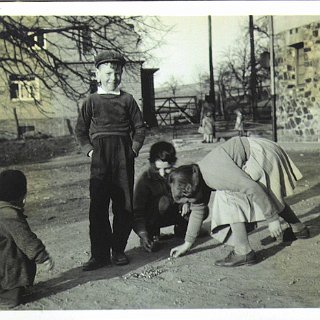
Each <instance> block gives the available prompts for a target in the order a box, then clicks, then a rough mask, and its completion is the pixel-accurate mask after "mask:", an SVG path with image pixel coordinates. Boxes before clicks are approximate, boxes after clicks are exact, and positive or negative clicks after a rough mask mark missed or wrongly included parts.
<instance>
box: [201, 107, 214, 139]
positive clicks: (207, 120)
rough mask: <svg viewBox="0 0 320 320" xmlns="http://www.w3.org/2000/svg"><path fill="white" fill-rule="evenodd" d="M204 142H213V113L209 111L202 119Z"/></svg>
mask: <svg viewBox="0 0 320 320" xmlns="http://www.w3.org/2000/svg"><path fill="white" fill-rule="evenodd" d="M202 130H203V141H202V143H212V142H213V132H214V119H213V114H212V112H211V111H207V112H206V113H205V114H204V116H203V119H202Z"/></svg>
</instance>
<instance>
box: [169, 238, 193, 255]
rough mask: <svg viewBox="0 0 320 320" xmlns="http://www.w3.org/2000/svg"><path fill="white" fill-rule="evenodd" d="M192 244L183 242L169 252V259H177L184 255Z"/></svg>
mask: <svg viewBox="0 0 320 320" xmlns="http://www.w3.org/2000/svg"><path fill="white" fill-rule="evenodd" d="M191 246H192V244H191V243H190V242H187V241H186V242H185V243H184V244H182V245H180V246H178V247H175V248H173V249H172V250H171V251H170V257H172V258H178V257H180V256H181V255H183V254H185V253H186V252H187V251H188V250H189V249H190V248H191Z"/></svg>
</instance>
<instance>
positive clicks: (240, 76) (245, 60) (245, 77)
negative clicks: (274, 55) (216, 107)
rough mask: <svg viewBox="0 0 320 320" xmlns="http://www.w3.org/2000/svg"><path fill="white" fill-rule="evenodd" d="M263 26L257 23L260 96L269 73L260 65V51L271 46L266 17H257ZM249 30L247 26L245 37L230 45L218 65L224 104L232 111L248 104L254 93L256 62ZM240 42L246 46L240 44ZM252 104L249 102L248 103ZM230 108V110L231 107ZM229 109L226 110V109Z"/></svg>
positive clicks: (219, 82) (257, 65)
mask: <svg viewBox="0 0 320 320" xmlns="http://www.w3.org/2000/svg"><path fill="white" fill-rule="evenodd" d="M257 21H258V22H259V25H257V24H254V30H255V32H256V36H255V58H256V59H255V60H256V63H255V68H256V86H257V88H258V98H259V95H260V92H261V91H262V86H263V84H266V83H267V79H268V74H267V73H268V72H267V71H266V70H265V69H263V68H262V67H261V66H260V63H259V61H260V54H261V53H262V52H264V51H266V50H267V49H266V48H267V40H268V32H267V29H266V25H265V23H263V22H264V20H263V19H261V20H259V19H258V20H257ZM248 39H249V29H248V27H245V28H244V29H243V40H242V41H240V39H239V42H238V43H237V45H236V46H234V47H231V48H229V50H228V51H226V52H225V53H224V57H225V58H224V60H223V62H221V63H220V64H219V67H218V86H219V91H220V96H221V97H222V100H223V101H222V104H223V105H224V106H225V108H226V109H227V112H232V111H233V109H234V108H238V107H239V106H241V105H242V106H243V105H244V104H248V96H249V94H250V75H251V69H252V65H250V61H251V59H250V48H249V40H248ZM240 43H241V44H242V45H240ZM248 105H249V104H248ZM228 109H229V110H228ZM225 111H226V110H225Z"/></svg>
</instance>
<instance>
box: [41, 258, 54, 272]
mask: <svg viewBox="0 0 320 320" xmlns="http://www.w3.org/2000/svg"><path fill="white" fill-rule="evenodd" d="M43 266H44V268H45V269H46V270H47V271H51V270H52V269H53V268H54V261H53V259H52V258H51V257H49V259H48V260H46V261H45V262H44V263H43Z"/></svg>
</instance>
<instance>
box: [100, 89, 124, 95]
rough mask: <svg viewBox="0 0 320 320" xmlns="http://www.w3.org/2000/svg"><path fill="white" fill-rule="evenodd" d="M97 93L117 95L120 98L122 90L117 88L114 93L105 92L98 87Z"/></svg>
mask: <svg viewBox="0 0 320 320" xmlns="http://www.w3.org/2000/svg"><path fill="white" fill-rule="evenodd" d="M97 93H98V94H115V95H117V96H119V95H120V88H119V87H117V88H115V89H114V90H112V91H105V90H103V89H102V87H98V91H97Z"/></svg>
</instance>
